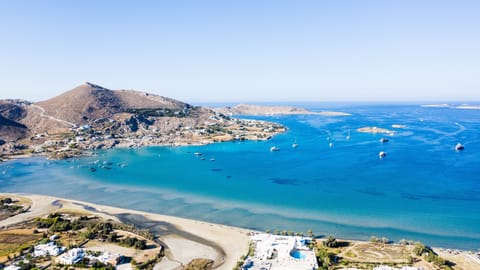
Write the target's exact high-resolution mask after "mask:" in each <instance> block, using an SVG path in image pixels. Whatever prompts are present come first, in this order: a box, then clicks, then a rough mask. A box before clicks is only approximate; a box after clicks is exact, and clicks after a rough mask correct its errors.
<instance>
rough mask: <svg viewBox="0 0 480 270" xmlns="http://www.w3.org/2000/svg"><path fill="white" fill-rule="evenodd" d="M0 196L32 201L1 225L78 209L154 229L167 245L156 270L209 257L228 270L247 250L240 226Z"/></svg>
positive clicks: (47, 199)
mask: <svg viewBox="0 0 480 270" xmlns="http://www.w3.org/2000/svg"><path fill="white" fill-rule="evenodd" d="M0 195H2V196H12V197H21V198H26V199H28V200H30V201H31V202H32V203H31V207H30V209H29V210H28V211H27V212H25V213H22V214H19V215H16V216H13V217H11V218H8V219H5V220H2V221H0V228H5V227H8V226H11V225H14V224H18V223H21V222H23V221H26V220H29V219H31V218H34V217H37V216H42V215H46V214H48V213H51V212H55V211H79V212H84V213H88V214H93V215H97V216H99V217H101V218H104V219H107V220H108V219H112V220H115V221H119V222H130V223H133V224H135V225H136V226H138V227H139V228H142V227H143V228H149V229H153V230H154V231H155V234H156V235H157V236H158V237H159V239H160V240H161V241H162V242H163V243H165V245H166V247H167V256H166V257H165V259H164V260H162V262H160V264H159V265H157V267H159V269H165V268H167V269H175V268H176V267H179V266H181V265H186V264H187V263H188V262H189V261H191V260H192V259H195V258H209V259H212V260H214V261H215V264H214V268H215V269H220V270H223V269H225V270H226V269H228V270H230V269H232V268H233V267H234V266H235V264H236V263H237V261H238V260H239V259H240V257H241V256H243V255H245V254H246V253H247V252H248V246H249V242H250V239H249V236H248V233H249V232H251V230H247V229H243V228H238V227H232V226H226V225H221V224H214V223H209V222H204V221H198V220H193V219H186V218H180V217H174V216H168V215H161V214H154V213H148V212H143V211H137V210H130V209H123V208H118V207H112V206H106V205H99V204H94V203H89V202H83V201H77V200H70V199H65V198H58V197H52V196H45V195H35V194H23V193H0ZM146 226H148V227H146ZM160 227H161V228H160ZM160 234H161V235H160Z"/></svg>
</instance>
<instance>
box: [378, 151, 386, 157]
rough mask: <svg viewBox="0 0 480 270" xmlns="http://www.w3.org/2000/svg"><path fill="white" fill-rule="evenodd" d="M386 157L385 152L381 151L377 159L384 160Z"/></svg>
mask: <svg viewBox="0 0 480 270" xmlns="http://www.w3.org/2000/svg"><path fill="white" fill-rule="evenodd" d="M386 156H387V152H383V151H381V152H380V153H378V157H379V158H384V157H386Z"/></svg>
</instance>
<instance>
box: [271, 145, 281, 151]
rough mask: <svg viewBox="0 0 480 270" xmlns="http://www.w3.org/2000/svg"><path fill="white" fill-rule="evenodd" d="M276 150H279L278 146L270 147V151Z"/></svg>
mask: <svg viewBox="0 0 480 270" xmlns="http://www.w3.org/2000/svg"><path fill="white" fill-rule="evenodd" d="M276 151H280V148H278V147H276V146H272V147H270V152H276Z"/></svg>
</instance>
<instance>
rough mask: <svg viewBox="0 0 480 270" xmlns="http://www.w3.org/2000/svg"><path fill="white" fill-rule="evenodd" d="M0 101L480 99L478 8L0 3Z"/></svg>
mask: <svg viewBox="0 0 480 270" xmlns="http://www.w3.org/2000/svg"><path fill="white" fill-rule="evenodd" d="M0 37H1V39H0V41H1V42H0V74H1V75H0V82H1V86H0V98H24V99H29V100H33V101H37V100H42V99H47V98H49V97H52V96H55V95H57V94H59V93H61V92H63V91H66V90H69V89H71V88H73V87H75V86H77V85H79V84H81V83H83V82H85V81H90V82H93V83H97V84H100V85H103V86H105V87H107V88H110V89H136V90H143V91H148V92H152V93H157V94H161V95H164V96H169V97H173V98H177V99H180V100H185V101H189V102H207V101H418V100H420V101H422V100H455V101H458V100H461V101H480V1H476V0H472V1H461V0H459V1H453V0H452V1H441V0H435V1H434V0H432V1H422V0H411V1H406V0H398V1H394V0H392V1H390V0H382V1H361V0H352V1H334V0H331V1H321V0H317V1H313V0H312V1H293V0H292V1H279V0H275V1H273V0H272V1H259V0H252V1H182V0H179V1H176V0H173V1H133V0H132V1H63V0H62V1H48V0H46V1H20V0H14V1H6V0H0Z"/></svg>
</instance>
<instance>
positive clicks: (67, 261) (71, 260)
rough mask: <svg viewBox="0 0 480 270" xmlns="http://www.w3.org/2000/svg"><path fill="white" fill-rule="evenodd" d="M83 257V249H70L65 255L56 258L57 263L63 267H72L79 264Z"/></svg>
mask: <svg viewBox="0 0 480 270" xmlns="http://www.w3.org/2000/svg"><path fill="white" fill-rule="evenodd" d="M84 256H85V251H84V250H83V248H72V249H71V250H69V251H68V252H67V253H65V254H63V255H62V256H60V257H58V259H57V262H58V263H60V264H64V265H72V264H76V263H79V262H80V261H81V260H82V259H83V257H84Z"/></svg>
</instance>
